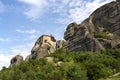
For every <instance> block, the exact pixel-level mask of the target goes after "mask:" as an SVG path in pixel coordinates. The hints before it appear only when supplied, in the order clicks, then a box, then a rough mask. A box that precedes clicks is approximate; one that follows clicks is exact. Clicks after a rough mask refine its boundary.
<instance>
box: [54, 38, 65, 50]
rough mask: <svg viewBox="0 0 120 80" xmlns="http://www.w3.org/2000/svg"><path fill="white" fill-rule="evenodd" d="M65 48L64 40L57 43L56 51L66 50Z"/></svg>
mask: <svg viewBox="0 0 120 80" xmlns="http://www.w3.org/2000/svg"><path fill="white" fill-rule="evenodd" d="M64 46H65V41H64V40H58V41H56V49H59V48H64Z"/></svg>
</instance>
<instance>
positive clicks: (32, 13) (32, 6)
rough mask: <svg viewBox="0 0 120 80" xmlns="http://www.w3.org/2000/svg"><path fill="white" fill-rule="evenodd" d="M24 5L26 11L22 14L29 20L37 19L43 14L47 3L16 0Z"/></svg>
mask: <svg viewBox="0 0 120 80" xmlns="http://www.w3.org/2000/svg"><path fill="white" fill-rule="evenodd" d="M18 1H20V2H23V3H25V4H26V5H28V6H27V9H26V10H25V12H23V13H24V14H25V15H26V16H27V17H28V18H30V19H33V20H34V19H37V18H39V16H40V15H42V13H43V12H44V9H45V7H46V5H48V3H47V2H46V0H18Z"/></svg>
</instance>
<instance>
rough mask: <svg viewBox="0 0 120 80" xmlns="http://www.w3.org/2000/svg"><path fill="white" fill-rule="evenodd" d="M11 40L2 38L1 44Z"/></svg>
mask: <svg viewBox="0 0 120 80" xmlns="http://www.w3.org/2000/svg"><path fill="white" fill-rule="evenodd" d="M9 41H10V39H9V38H0V42H9Z"/></svg>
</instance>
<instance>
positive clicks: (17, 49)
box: [0, 42, 34, 70]
mask: <svg viewBox="0 0 120 80" xmlns="http://www.w3.org/2000/svg"><path fill="white" fill-rule="evenodd" d="M33 45H34V43H33V42H31V43H26V44H23V45H18V46H14V47H12V48H11V49H10V52H11V53H12V54H6V53H8V52H6V51H3V50H1V49H0V70H1V69H2V67H3V66H6V67H9V65H10V60H11V59H12V58H13V57H14V56H16V55H18V54H19V53H20V55H22V56H23V57H24V59H25V58H26V56H28V55H29V54H30V53H31V49H32V47H33Z"/></svg>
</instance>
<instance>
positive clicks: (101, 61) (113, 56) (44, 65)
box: [0, 49, 120, 80]
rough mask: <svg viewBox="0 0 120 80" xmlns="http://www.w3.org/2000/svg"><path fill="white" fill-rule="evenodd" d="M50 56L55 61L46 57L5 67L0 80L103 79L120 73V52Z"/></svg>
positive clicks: (67, 53) (64, 51)
mask: <svg viewBox="0 0 120 80" xmlns="http://www.w3.org/2000/svg"><path fill="white" fill-rule="evenodd" d="M48 56H49V57H54V60H53V62H48V61H47V60H46V59H45V58H43V59H40V60H31V61H29V62H22V63H21V64H20V65H19V66H13V67H12V68H5V67H3V69H2V70H1V71H0V80H99V79H100V78H102V79H104V78H107V77H109V76H111V75H113V74H115V73H117V72H120V50H119V49H117V50H105V51H103V50H102V51H98V52H79V53H74V52H67V51H66V50H64V49H59V50H57V51H56V52H55V53H52V54H50V55H48ZM58 62H62V63H61V64H60V65H59V66H58V65H56V64H57V63H58Z"/></svg>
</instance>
